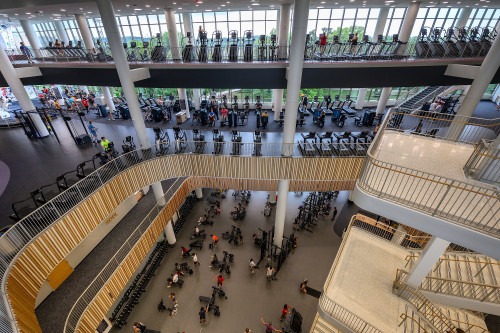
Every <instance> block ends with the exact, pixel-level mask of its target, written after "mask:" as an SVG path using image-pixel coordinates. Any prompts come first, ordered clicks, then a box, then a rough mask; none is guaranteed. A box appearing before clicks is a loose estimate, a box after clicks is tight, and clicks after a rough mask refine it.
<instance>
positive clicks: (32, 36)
mask: <svg viewBox="0 0 500 333" xmlns="http://www.w3.org/2000/svg"><path fill="white" fill-rule="evenodd" d="M19 23H21V27H22V28H23V31H24V34H25V35H26V38H28V42H29V43H30V46H31V48H32V49H33V52H34V53H35V57H37V58H41V57H42V51H40V49H41V48H42V45H41V44H40V40H39V39H38V36H37V35H36V33H35V30H34V29H33V26H32V25H31V23H29V22H28V21H27V20H19Z"/></svg>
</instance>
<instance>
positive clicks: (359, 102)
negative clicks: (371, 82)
mask: <svg viewBox="0 0 500 333" xmlns="http://www.w3.org/2000/svg"><path fill="white" fill-rule="evenodd" d="M367 91H368V89H366V88H359V91H358V98H357V99H356V110H361V109H362V108H363V107H364V106H365V98H366V92H367Z"/></svg>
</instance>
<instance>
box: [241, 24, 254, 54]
mask: <svg viewBox="0 0 500 333" xmlns="http://www.w3.org/2000/svg"><path fill="white" fill-rule="evenodd" d="M253 42H254V39H253V33H252V30H247V31H245V47H244V50H243V61H245V62H251V61H253Z"/></svg>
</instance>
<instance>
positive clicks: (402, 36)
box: [398, 2, 420, 54]
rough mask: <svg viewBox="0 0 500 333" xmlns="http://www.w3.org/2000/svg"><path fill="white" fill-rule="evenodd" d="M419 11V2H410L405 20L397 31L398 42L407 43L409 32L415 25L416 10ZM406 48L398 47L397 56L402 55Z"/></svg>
mask: <svg viewBox="0 0 500 333" xmlns="http://www.w3.org/2000/svg"><path fill="white" fill-rule="evenodd" d="M419 9H420V2H412V3H410V5H409V6H408V10H407V11H406V15H405V18H404V20H403V25H402V26H401V30H400V31H399V40H400V41H402V42H408V40H409V39H410V35H411V31H412V30H413V26H414V25H415V20H416V18H417V14H418V10H419ZM405 50H406V47H400V48H399V50H398V54H402V53H404V51H405Z"/></svg>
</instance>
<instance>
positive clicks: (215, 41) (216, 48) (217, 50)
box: [212, 30, 222, 62]
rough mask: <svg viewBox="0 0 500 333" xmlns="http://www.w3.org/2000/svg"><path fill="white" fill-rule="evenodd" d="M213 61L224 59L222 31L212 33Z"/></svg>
mask: <svg viewBox="0 0 500 333" xmlns="http://www.w3.org/2000/svg"><path fill="white" fill-rule="evenodd" d="M212 49H213V51H212V61H213V62H221V61H222V31H220V30H217V31H214V32H213V33H212Z"/></svg>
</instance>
